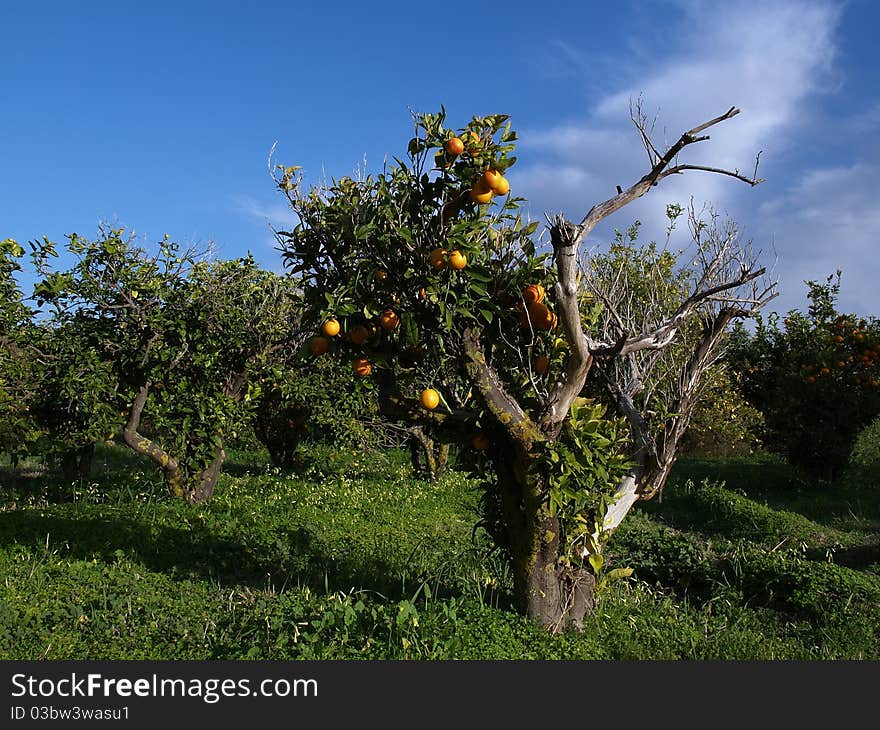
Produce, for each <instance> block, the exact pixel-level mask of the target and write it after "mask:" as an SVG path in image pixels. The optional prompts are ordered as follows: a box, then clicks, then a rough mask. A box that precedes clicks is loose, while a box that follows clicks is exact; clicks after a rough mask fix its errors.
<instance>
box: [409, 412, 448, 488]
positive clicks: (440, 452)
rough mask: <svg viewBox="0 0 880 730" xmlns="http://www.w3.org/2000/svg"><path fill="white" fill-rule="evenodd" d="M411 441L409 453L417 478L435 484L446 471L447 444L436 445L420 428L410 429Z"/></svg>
mask: <svg viewBox="0 0 880 730" xmlns="http://www.w3.org/2000/svg"><path fill="white" fill-rule="evenodd" d="M409 431H410V434H412V440H411V442H410V451H411V456H412V464H413V469H414V470H415V472H416V474H417V475H418V476H421V477H424V478H426V479H428V480H430V481H432V482H436V481H437V480H438V479H440V477H442V476H443V474H444V472H445V471H446V462H447V461H448V459H449V444H447V443H440V444H439V445H436V448H435V443H434V440H433V439H432V438H431V437H429V436H428V435H427V434H426V433H425V432H424V430H423V429H422V428H421V427H420V426H413V427H412V428H410V430H409Z"/></svg>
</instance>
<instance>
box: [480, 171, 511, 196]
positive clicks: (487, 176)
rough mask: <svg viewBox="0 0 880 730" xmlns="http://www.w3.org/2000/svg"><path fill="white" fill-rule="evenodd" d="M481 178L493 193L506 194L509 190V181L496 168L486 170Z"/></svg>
mask: <svg viewBox="0 0 880 730" xmlns="http://www.w3.org/2000/svg"><path fill="white" fill-rule="evenodd" d="M482 180H483V182H484V183H485V184H486V185H487V186H488V188H489V189H490V190H491V191H492V192H493V193H494V194H495V195H507V193H508V192H509V191H510V183H509V182H507V178H506V177H504V175H502V174H501V173H500V172H498V170H486V171H485V172H484V173H483V178H482Z"/></svg>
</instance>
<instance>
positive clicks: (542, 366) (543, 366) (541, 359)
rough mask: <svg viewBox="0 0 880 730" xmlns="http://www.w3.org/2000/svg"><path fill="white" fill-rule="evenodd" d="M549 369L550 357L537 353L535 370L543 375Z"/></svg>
mask: <svg viewBox="0 0 880 730" xmlns="http://www.w3.org/2000/svg"><path fill="white" fill-rule="evenodd" d="M549 369H550V358H549V357H547V356H546V355H538V357H536V358H535V372H536V373H538V374H540V375H543V374H544V373H546V372H547V371H548V370H549Z"/></svg>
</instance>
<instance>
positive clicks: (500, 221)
mask: <svg viewBox="0 0 880 730" xmlns="http://www.w3.org/2000/svg"><path fill="white" fill-rule="evenodd" d="M736 113H737V110H735V109H731V110H730V111H728V112H727V113H726V114H724V115H722V116H720V117H718V118H717V119H713V120H711V121H710V122H707V123H706V124H703V125H700V126H699V127H696V128H695V129H693V130H690V131H689V132H687V133H685V134H684V135H682V137H681V138H680V139H679V140H678V141H677V142H676V143H675V144H674V145H672V146H671V147H670V148H669V149H667V150H666V151H665V152H662V153H661V152H659V151H658V150H657V148H656V146H655V145H654V144H653V142H652V141H651V140H650V137H649V135H648V133H647V131H646V120H645V118H644V116H643V115H642V114H641V112H640V111H639V114H638V116H635V115H634V117H633V119H634V121H635V122H636V125H637V128H638V130H639V131H640V133H641V135H642V140H643V141H644V143H645V147H646V150H647V152H648V154H649V157H650V160H651V167H650V170H649V172H648V173H647V174H645V175H644V176H643V177H642V178H641V179H639V180H638V181H636V182H635V183H634V184H633V185H632V186H630V187H629V188H627V189H626V190H624V189H622V188H619V192H618V194H617V195H615V196H613V197H612V198H610V199H608V200H606V201H604V202H602V203H600V204H598V205H596V206H594V207H593V208H592V209H591V210H590V211H589V212H588V213H587V215H586V216H585V217H584V218H583V220H582V221H581V222H580V224H578V225H574V224H572V223H570V222H568V221H567V220H565V219H564V218H563V217H562V216H557V217H556V218H555V219H553V220H552V221H551V223H550V226H549V239H550V247H549V249H548V250H542V249H541V246H540V245H538V244H536V242H535V239H534V235H533V234H535V233H536V230H537V226H538V224H537V223H534V222H532V223H530V222H528V221H527V220H525V219H524V218H523V216H522V213H521V211H520V204H521V203H522V199H521V198H517V197H515V195H514V192H515V191H512V190H511V188H510V184H509V183H508V181H507V179H506V177H505V173H506V172H507V170H508V169H509V168H510V166H511V165H513V164H514V162H515V158H514V157H513V156H512V153H513V151H514V142H515V140H516V134H515V132H514V131H513V130H512V129H511V128H510V124H509V120H508V118H507V117H506V116H503V115H494V116H485V117H475V118H473V119H472V120H471V121H470V122H469V123H468V124H467V125H466V126H465V127H464V128H461V129H458V130H453V129H450V128H448V127H447V126H446V114H445V110H442V109H441V111H440V112H439V113H437V114H422V115H418V116H417V117H416V125H417V126H416V130H417V134H416V136H415V137H414V138H413V139H412V140H411V141H410V142H409V146H408V149H407V153H408V154H407V159H406V160H401V159H395V161H394V164H393V165H390V166H387V167H386V169H384V170H383V171H382V172H381V173H379V174H376V175H366V176H363V177H361V178H359V179H352V178H348V177H345V178H342V179H339V180H334V181H331V182H330V183H329V184H327V185H326V186H324V187H322V188H311V189H308V190H306V189H305V187H304V184H303V174H302V171H301V170H300V168H298V167H288V166H284V165H277V166H275V167H274V168H273V169H274V171H275V180H276V183H277V185H278V187H279V188H280V189H281V190H282V191H283V192H284V194H285V195H286V197H287V199H288V200H289V203H290V205H291V208H292V210H293V212H294V214H295V217H296V221H295V225H294V226H292V227H291V229H290V230H278V231H276V235H277V238H278V241H279V244H280V247H281V249H282V250H283V253H284V257H285V262H286V264H287V266H288V267H289V269H290V272H291V273H292V274H293V275H295V276H296V277H298V278H299V279H300V280H301V286H302V295H303V298H304V302H305V312H306V315H305V317H306V320H305V322H306V324H307V325H308V326H310V327H312V329H313V331H314V333H315V335H314V336H315V338H319V339H318V340H317V341H318V342H319V343H320V344H319V346H318V347H317V349H316V351H317V352H318V353H320V354H319V355H318V356H321V357H326V356H335V357H339V358H345V359H348V360H350V361H351V363H352V368H353V369H354V372H355V373H356V374H357V375H358V376H360V377H361V379H362V382H363V383H364V385H363V387H369V388H375V389H377V391H378V393H379V397H380V403H381V408H382V409H383V411H384V412H385V413H386V415H389V416H391V417H394V418H396V419H398V420H400V421H403V422H408V423H417V424H422V425H424V426H426V427H428V428H429V429H431V431H432V433H434V434H438V435H440V436H441V437H442V438H445V439H447V440H451V441H455V442H458V443H460V444H462V445H463V446H464V447H465V449H466V450H467V451H468V452H469V454H470V458H471V460H472V463H473V465H474V468H475V469H476V470H477V471H478V472H479V473H480V474H481V475H482V477H483V478H484V483H485V492H484V499H483V506H484V515H483V525H484V527H486V529H487V531H488V532H489V533H490V535H491V536H492V538H493V539H494V540H495V542H496V543H497V545H498V546H499V547H500V548H501V549H503V550H504V551H506V554H507V555H508V556H509V559H510V564H511V567H512V574H513V579H514V592H515V596H516V599H517V601H518V603H519V605H520V606H521V609H522V610H523V612H525V613H526V614H527V615H529V616H530V617H532V618H533V619H535V620H537V621H539V622H540V623H541V624H542V625H544V626H545V627H547V628H548V629H550V630H552V631H560V630H563V629H565V628H567V627H569V626H575V627H579V626H581V625H582V621H583V618H584V617H585V616H586V615H587V613H588V612H589V611H590V610H591V608H592V607H593V605H594V604H595V596H596V592H597V590H598V589H599V588H601V586H602V585H604V584H605V582H607V580H609V579H611V578H613V577H615V576H617V575H619V574H620V572H619V571H618V572H614V571H612V572H609V573H605V572H603V557H602V551H603V546H604V543H605V541H606V540H607V538H608V536H609V535H610V534H611V532H612V531H613V530H614V529H615V528H616V527H617V526H618V525H619V524H620V522H621V520H622V519H623V517H624V516H625V514H626V513H627V511H628V510H629V509H630V507H631V506H632V505H633V504H634V503H635V502H636V501H637V500H638V499H644V498H650V497H651V496H653V495H654V494H656V493H657V492H658V491H659V489H660V488H662V485H663V483H664V481H665V479H666V476H667V474H668V473H669V469H670V468H671V466H672V463H673V462H674V458H675V451H676V446H677V443H678V440H679V439H680V437H681V434H682V433H683V431H684V429H685V428H686V426H687V420H688V418H689V414H690V411H691V410H692V408H693V405H694V403H695V397H696V393H697V387H698V384H699V381H700V376H701V374H702V372H703V370H704V369H706V368H707V367H708V366H709V365H710V364H711V363H712V362H713V361H714V359H715V354H716V349H717V346H718V344H719V343H720V341H721V340H722V338H723V335H724V333H725V331H726V329H727V327H728V325H729V323H730V322H731V321H732V320H734V319H735V318H738V317H746V316H750V315H751V314H752V313H753V312H754V311H756V309H757V308H759V307H760V306H761V305H762V304H763V303H764V302H765V301H766V300H767V299H768V298H769V297H770V296H772V295H771V294H770V291H771V289H772V286H770V287H767V288H764V289H760V288H759V287H758V280H759V278H760V277H761V275H762V274H763V270H762V269H758V268H757V267H756V266H755V262H754V259H753V258H752V257H751V255H750V252H749V251H748V250H747V247H743V246H741V245H740V244H739V240H738V238H737V237H736V236H726V235H722V233H723V232H722V233H719V232H718V231H717V229H716V228H713V227H707V226H706V225H704V224H702V223H700V222H699V221H696V219H695V228H694V232H695V240H696V252H695V254H694V256H693V258H692V260H693V262H694V266H693V267H692V268H693V270H692V271H691V272H690V274H688V275H686V276H682V277H677V276H676V277H673V278H675V281H676V282H678V283H679V284H681V285H682V286H680V287H679V289H678V290H676V289H675V287H671V286H667V287H666V289H664V293H663V296H662V297H659V298H657V297H654V298H652V296H653V294H652V291H651V290H650V280H647V281H648V286H647V287H646V291H644V292H640V291H636V290H633V289H630V290H629V291H627V290H626V289H625V287H624V289H622V290H621V289H620V284H621V281H624V283H625V281H626V278H624V279H623V280H621V279H620V278H615V277H613V276H612V277H604V276H602V275H600V274H598V273H597V274H596V275H595V276H593V275H589V276H580V275H579V273H578V264H579V262H580V263H581V264H582V265H585V266H587V268H588V265H589V259H588V258H587V259H581V253H582V252H581V249H582V247H583V243H584V240H585V239H586V237H587V235H588V234H589V233H590V232H591V231H592V230H593V228H594V227H595V226H596V224H597V223H598V222H599V221H601V220H602V219H604V218H606V217H607V216H609V215H611V214H612V213H614V212H615V211H617V210H619V209H620V208H622V207H623V206H625V205H626V204H627V203H629V202H631V201H632V200H635V199H637V198H638V197H640V196H642V195H644V194H645V193H647V192H648V191H649V190H650V189H651V188H652V187H653V186H655V185H657V184H658V183H660V182H661V181H662V180H663V179H664V178H665V177H667V176H669V175H672V174H678V173H683V172H685V171H687V170H692V169H702V170H712V168H705V167H702V166H697V165H688V164H681V163H678V162H677V155H678V154H679V153H680V152H681V151H682V150H683V149H684V148H685V147H687V146H688V145H690V144H693V143H695V142H699V141H701V140H703V139H706V136H704V135H702V134H701V133H702V132H703V130H705V129H706V128H708V127H710V126H712V125H714V124H718V123H720V122H723V121H724V120H726V119H729V118H730V117H732V116H734V115H735V114H736ZM714 171H715V172H725V173H726V174H728V175H731V176H734V177H736V178H739V179H741V180H744V181H746V182H748V183H750V184H756V183H757V182H759V181H758V180H756V179H754V178H752V177H747V176H743V175H740V174H739V173H736V172H731V171H722V170H714ZM689 260H691V259H690V258H689ZM632 280H633V281H634V280H635V279H634V278H633V279H632ZM587 282H592V283H593V284H594V290H593V291H588V290H587ZM684 285H686V286H687V290H685V289H684V288H682V287H683V286H684ZM673 297H674V298H675V301H671V300H672V298H673ZM634 298H644V299H645V300H646V301H647V305H646V306H644V307H641V309H639V308H633V307H629V305H628V303H629V302H632V300H633V299H634ZM328 320H334V321H335V322H338V323H339V331H338V332H336V333H335V334H332V335H328V334H327V333H326V331H324V332H321V329H322V325H323V323H325V322H326V321H328ZM692 321H693V322H695V323H696V324H695V325H694V326H692V327H690V332H691V336H690V339H689V341H688V342H687V345H686V347H678V349H675V346H678V344H679V340H680V339H681V335H682V333H683V331H684V329H686V325H688V324H689V323H690V322H692ZM334 329H335V328H334ZM673 350H674V352H675V356H674V357H673V358H672V359H671V360H669V359H667V360H662V359H661V358H658V357H657V356H656V353H660V352H664V351H666V352H672V351H673ZM660 364H665V370H668V368H669V367H675V368H676V377H675V378H674V379H670V378H669V377H668V376H667V375H664V376H663V377H664V378H665V381H670V382H672V380H674V382H675V383H677V384H678V385H677V387H675V388H670V389H668V391H666V392H664V397H668V398H673V401H672V402H665V403H662V406H663V407H662V408H657V407H656V405H655V407H653V409H652V408H651V407H650V406H649V405H647V404H649V403H650V404H656V403H657V402H658V398H657V397H655V398H653V399H650V398H648V397H647V396H646V395H645V394H646V392H648V391H649V390H650V386H651V384H650V383H648V382H646V380H648V379H649V378H650V377H655V378H658V377H660V374H661V372H665V370H664V368H663V367H659V365H660ZM591 376H592V377H591ZM665 381H664V382H665ZM426 391H434V392H435V393H436V398H435V394H434V393H431V392H426ZM651 392H654V394H655V396H656V392H655V391H651ZM642 406H644V407H645V408H646V409H647V410H652V413H653V415H652V414H650V413H643V412H641V411H640V407H642ZM657 413H659V414H660V415H657Z"/></svg>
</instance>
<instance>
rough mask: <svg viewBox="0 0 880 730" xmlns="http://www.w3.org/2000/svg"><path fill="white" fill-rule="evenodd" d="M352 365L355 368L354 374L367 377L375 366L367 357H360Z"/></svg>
mask: <svg viewBox="0 0 880 730" xmlns="http://www.w3.org/2000/svg"><path fill="white" fill-rule="evenodd" d="M351 367H352V369H353V370H354V374H355V375H358V376H360V377H361V378H365V377H367V376H368V375H369V374H370V373H371V372H373V366H372V365H370V361H369V360H367V358H365V357H359V358H358V359H357V360H355V361H353V362H352V363H351Z"/></svg>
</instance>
